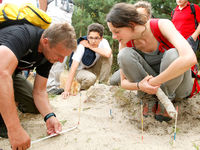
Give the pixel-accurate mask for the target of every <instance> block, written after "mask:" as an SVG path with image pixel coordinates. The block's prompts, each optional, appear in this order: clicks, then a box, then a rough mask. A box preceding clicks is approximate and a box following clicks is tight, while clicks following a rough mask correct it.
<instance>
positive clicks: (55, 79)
mask: <svg viewBox="0 0 200 150" xmlns="http://www.w3.org/2000/svg"><path fill="white" fill-rule="evenodd" d="M46 1H47V11H46V12H47V14H48V15H49V16H50V17H51V18H52V24H54V23H60V22H67V23H69V24H71V22H72V15H73V9H74V2H73V0H46ZM66 60H67V57H65V59H64V61H63V62H62V63H60V62H57V63H55V64H53V66H52V68H51V70H50V73H49V77H48V81H47V92H48V94H55V95H60V94H61V93H62V92H63V91H64V89H63V88H60V74H61V73H62V72H63V71H64V69H65V65H66Z"/></svg>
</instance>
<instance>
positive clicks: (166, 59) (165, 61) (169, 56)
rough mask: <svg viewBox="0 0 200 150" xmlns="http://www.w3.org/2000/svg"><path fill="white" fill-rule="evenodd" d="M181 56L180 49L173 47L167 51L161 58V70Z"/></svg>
mask: <svg viewBox="0 0 200 150" xmlns="http://www.w3.org/2000/svg"><path fill="white" fill-rule="evenodd" d="M178 57H179V54H178V51H177V50H176V49H175V48H173V49H170V50H168V51H166V52H165V54H164V55H163V58H162V60H161V72H162V71H163V70H165V69H166V68H167V67H168V66H169V65H170V64H171V63H172V62H173V61H175V60H176V59H177V58H178Z"/></svg>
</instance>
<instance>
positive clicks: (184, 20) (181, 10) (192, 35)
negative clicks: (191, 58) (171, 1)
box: [172, 0, 200, 53]
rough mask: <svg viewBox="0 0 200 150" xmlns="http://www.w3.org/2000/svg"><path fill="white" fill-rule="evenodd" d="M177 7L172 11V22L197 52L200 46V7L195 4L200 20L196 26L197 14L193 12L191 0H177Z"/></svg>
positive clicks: (199, 19)
mask: <svg viewBox="0 0 200 150" xmlns="http://www.w3.org/2000/svg"><path fill="white" fill-rule="evenodd" d="M176 3H177V7H176V8H175V9H174V11H173V12H172V22H173V24H174V26H175V27H176V29H177V30H178V31H179V32H180V33H181V35H182V36H183V37H184V38H185V39H187V41H188V42H189V43H190V45H191V46H192V48H193V50H194V52H195V53H196V51H197V48H198V43H199V39H198V36H199V34H200V25H199V23H200V7H199V6H198V5H196V4H194V8H195V14H196V20H197V22H198V26H197V28H196V27H195V16H194V14H193V13H192V10H191V7H190V5H191V4H190V2H189V1H188V0H176Z"/></svg>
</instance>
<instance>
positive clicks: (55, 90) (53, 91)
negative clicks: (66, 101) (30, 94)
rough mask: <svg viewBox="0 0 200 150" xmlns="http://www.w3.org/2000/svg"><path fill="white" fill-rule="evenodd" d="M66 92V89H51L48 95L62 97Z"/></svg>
mask: <svg viewBox="0 0 200 150" xmlns="http://www.w3.org/2000/svg"><path fill="white" fill-rule="evenodd" d="M63 92H64V89H63V88H54V89H51V90H50V91H49V92H48V94H50V95H60V94H62V93H63Z"/></svg>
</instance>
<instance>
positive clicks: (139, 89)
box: [137, 82, 140, 90]
mask: <svg viewBox="0 0 200 150" xmlns="http://www.w3.org/2000/svg"><path fill="white" fill-rule="evenodd" d="M139 83H140V82H137V88H138V90H140V87H139Z"/></svg>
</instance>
